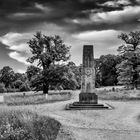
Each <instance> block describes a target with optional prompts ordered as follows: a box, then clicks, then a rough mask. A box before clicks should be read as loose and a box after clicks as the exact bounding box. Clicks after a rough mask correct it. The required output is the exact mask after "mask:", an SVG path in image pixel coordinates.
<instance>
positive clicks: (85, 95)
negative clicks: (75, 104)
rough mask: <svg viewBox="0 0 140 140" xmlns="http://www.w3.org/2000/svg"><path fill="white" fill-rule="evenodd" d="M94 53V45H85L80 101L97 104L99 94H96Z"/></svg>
mask: <svg viewBox="0 0 140 140" xmlns="http://www.w3.org/2000/svg"><path fill="white" fill-rule="evenodd" d="M93 54H94V53H93V45H84V47H83V67H82V77H81V82H82V83H81V93H80V95H79V101H80V102H85V103H90V102H92V103H95V104H97V95H96V94H95V68H94V55H93Z"/></svg>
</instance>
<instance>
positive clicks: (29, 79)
mask: <svg viewBox="0 0 140 140" xmlns="http://www.w3.org/2000/svg"><path fill="white" fill-rule="evenodd" d="M119 38H120V39H121V40H123V41H124V44H123V45H121V46H120V47H119V48H118V55H112V54H108V55H101V56H100V58H98V59H95V71H96V82H95V83H96V87H101V86H114V85H118V84H120V85H125V86H127V87H128V88H132V89H137V88H138V86H139V84H140V31H135V32H130V33H129V34H125V33H122V34H121V35H119ZM28 45H29V47H30V49H31V52H32V56H31V57H30V58H28V60H27V61H28V62H30V63H31V65H30V66H28V67H27V70H26V72H25V73H23V74H21V73H15V72H14V70H13V69H12V68H10V67H9V66H5V67H3V68H2V69H1V70H0V92H12V91H13V92H14V91H29V90H34V91H39V90H43V93H44V94H47V93H48V90H49V89H53V90H65V89H70V90H75V89H80V88H81V69H82V65H79V66H76V65H75V63H74V62H67V61H68V60H69V58H70V46H67V45H66V44H65V43H64V42H63V40H62V39H61V37H60V36H45V35H43V34H42V33H41V32H37V33H36V35H34V38H32V39H31V40H29V42H28ZM34 62H36V64H37V66H35V65H33V63H34Z"/></svg>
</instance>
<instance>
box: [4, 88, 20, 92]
mask: <svg viewBox="0 0 140 140" xmlns="http://www.w3.org/2000/svg"><path fill="white" fill-rule="evenodd" d="M6 91H7V92H19V89H15V88H11V87H9V88H7V89H6Z"/></svg>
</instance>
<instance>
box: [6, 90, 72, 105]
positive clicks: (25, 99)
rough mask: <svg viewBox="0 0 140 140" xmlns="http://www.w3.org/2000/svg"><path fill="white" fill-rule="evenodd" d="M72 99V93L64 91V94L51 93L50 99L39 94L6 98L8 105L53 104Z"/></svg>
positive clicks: (19, 94) (21, 94)
mask: <svg viewBox="0 0 140 140" xmlns="http://www.w3.org/2000/svg"><path fill="white" fill-rule="evenodd" d="M70 98H71V92H70V91H69V92H68V91H63V92H50V93H49V95H48V97H47V98H46V95H44V94H42V92H39V93H33V92H30V93H25V94H23V93H14V94H10V93H7V94H6V95H5V97H4V99H5V103H6V104H7V105H29V104H43V103H51V102H56V101H65V100H69V99H70Z"/></svg>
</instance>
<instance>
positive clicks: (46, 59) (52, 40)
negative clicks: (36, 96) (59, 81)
mask: <svg viewBox="0 0 140 140" xmlns="http://www.w3.org/2000/svg"><path fill="white" fill-rule="evenodd" d="M28 45H29V47H30V49H31V53H32V56H31V57H30V58H29V59H28V60H27V61H28V62H30V63H34V62H35V61H36V62H37V66H40V67H42V78H41V79H40V82H41V81H42V84H43V93H45V94H46V93H48V89H49V84H50V80H48V77H49V76H50V75H49V73H50V72H51V71H50V66H51V65H55V64H56V62H60V61H61V62H63V61H67V60H68V59H69V58H70V46H67V45H66V44H65V43H64V42H63V40H62V39H61V37H60V36H58V35H55V36H46V35H43V34H42V33H41V32H37V33H36V35H34V38H32V39H31V40H29V42H28ZM53 80H54V79H52V81H53ZM52 81H51V82H52Z"/></svg>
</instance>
